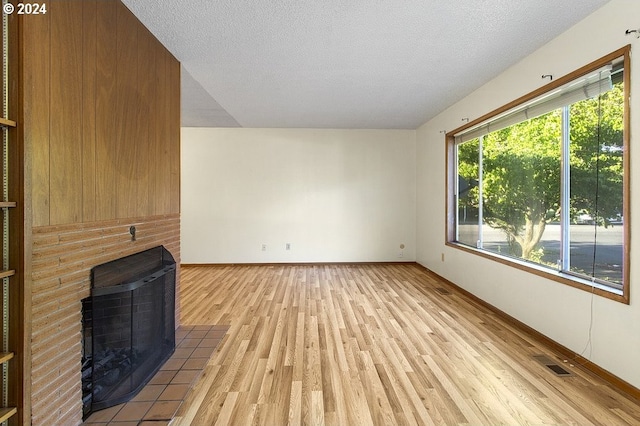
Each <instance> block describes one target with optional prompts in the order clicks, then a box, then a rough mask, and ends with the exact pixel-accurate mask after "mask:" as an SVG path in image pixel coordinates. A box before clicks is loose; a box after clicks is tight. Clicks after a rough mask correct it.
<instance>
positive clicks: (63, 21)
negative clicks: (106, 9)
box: [48, 1, 82, 225]
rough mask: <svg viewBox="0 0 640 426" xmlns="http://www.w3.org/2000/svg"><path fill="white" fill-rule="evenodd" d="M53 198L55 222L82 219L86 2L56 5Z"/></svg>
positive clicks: (53, 19)
mask: <svg viewBox="0 0 640 426" xmlns="http://www.w3.org/2000/svg"><path fill="white" fill-rule="evenodd" d="M52 8H54V9H52V10H51V13H50V14H48V15H50V16H51V99H50V102H51V109H50V110H51V112H53V114H52V117H51V121H50V123H49V127H50V141H51V143H50V147H49V150H50V151H49V152H50V163H49V164H50V167H51V172H50V173H49V179H50V197H51V211H50V213H49V216H50V223H51V224H52V225H55V224H59V223H70V222H78V221H81V220H82V168H81V167H80V165H81V164H82V125H81V123H82V25H76V24H77V23H79V22H82V3H80V2H74V1H63V2H57V3H53V4H52Z"/></svg>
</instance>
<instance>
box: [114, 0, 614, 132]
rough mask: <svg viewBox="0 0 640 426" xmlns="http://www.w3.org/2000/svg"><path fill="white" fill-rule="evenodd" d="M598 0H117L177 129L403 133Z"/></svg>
mask: <svg viewBox="0 0 640 426" xmlns="http://www.w3.org/2000/svg"><path fill="white" fill-rule="evenodd" d="M607 1H608V0H562V1H558V0H366V1H365V0H323V1H318V0H211V1H207V0H179V1H175V0H123V2H124V3H125V4H126V5H127V7H129V9H131V11H132V12H133V13H134V14H135V15H136V16H137V17H138V18H139V19H140V20H141V21H142V22H143V23H144V24H145V25H146V26H147V27H148V28H149V29H150V30H151V32H152V33H153V34H155V36H156V37H157V38H158V39H159V40H160V41H161V42H162V43H163V44H164V45H165V46H166V47H167V48H168V49H169V50H170V51H171V52H172V53H173V54H174V56H176V58H178V60H179V61H180V62H181V63H182V65H183V88H182V90H183V96H182V102H183V104H182V117H183V118H182V120H183V125H185V126H212V127H217V126H221V127H228V126H238V125H239V126H242V127H309V128H378V129H380V128H387V129H391V128H404V129H415V128H417V127H418V126H420V125H421V124H422V123H424V122H425V121H427V120H428V119H430V118H432V117H434V116H435V115H437V114H438V113H439V112H441V111H442V110H444V109H445V108H447V107H448V106H450V105H452V104H453V103H455V102H456V101H458V100H460V99H461V98H463V97H464V96H466V95H467V94H469V93H471V92H472V91H473V90H475V89H477V88H478V87H480V86H481V85H482V84H484V83H486V82H487V81H489V80H490V79H491V78H492V77H493V76H494V75H496V74H498V73H500V72H502V71H503V70H504V69H505V68H507V67H509V66H510V65H512V64H514V63H516V62H517V61H519V60H520V59H522V58H523V57H525V56H527V55H528V54H530V53H531V52H533V51H534V50H536V49H537V48H539V47H540V46H542V45H544V44H545V43H546V42H548V41H549V40H551V39H552V38H554V37H555V36H557V35H558V34H560V33H562V32H563V31H565V30H566V29H568V28H569V27H570V26H572V25H573V24H575V23H577V22H578V21H580V20H581V19H582V18H584V17H585V16H587V15H588V14H590V13H591V12H593V11H594V10H595V9H597V8H598V7H600V6H602V5H603V4H605V3H606V2H607Z"/></svg>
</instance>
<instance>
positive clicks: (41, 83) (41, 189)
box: [22, 13, 51, 226]
mask: <svg viewBox="0 0 640 426" xmlns="http://www.w3.org/2000/svg"><path fill="white" fill-rule="evenodd" d="M50 18H51V14H50V13H47V14H46V15H40V16H39V17H38V19H35V18H34V17H30V19H25V26H26V27H27V29H28V31H23V41H24V43H23V44H24V51H23V55H22V56H23V59H22V60H23V62H24V75H23V87H24V123H22V124H23V129H24V143H25V146H26V150H27V152H26V155H27V157H28V158H29V159H30V160H31V164H27V170H25V172H26V173H30V174H31V194H30V196H31V205H32V211H31V214H32V221H33V224H34V225H36V226H41V225H48V224H49V194H50V191H49V105H50V103H49V99H50V88H51V79H50V65H51V64H50V61H49V58H50V44H51V39H50ZM29 166H30V169H29ZM27 196H29V195H27Z"/></svg>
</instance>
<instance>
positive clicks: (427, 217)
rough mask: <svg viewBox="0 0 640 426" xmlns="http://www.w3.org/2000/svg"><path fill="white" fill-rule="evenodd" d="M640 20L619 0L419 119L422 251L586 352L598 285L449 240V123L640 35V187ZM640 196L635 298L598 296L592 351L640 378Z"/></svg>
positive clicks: (636, 166)
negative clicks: (518, 265) (583, 285)
mask: <svg viewBox="0 0 640 426" xmlns="http://www.w3.org/2000/svg"><path fill="white" fill-rule="evenodd" d="M639 27H640V1H638V0H612V1H611V2H610V3H608V4H607V5H605V6H604V7H603V8H602V9H600V10H598V11H596V12H595V13H594V14H592V15H591V16H589V17H588V18H586V19H585V20H583V21H582V22H580V23H579V24H577V25H576V26H575V27H573V28H571V29H570V30H568V31H567V32H566V33H564V34H562V35H561V36H560V37H558V38H557V39H555V40H553V41H551V42H550V43H548V44H547V45H546V46H544V47H543V48H542V49H540V50H539V51H537V52H535V53H534V54H532V55H530V56H529V57H527V58H525V59H524V60H523V61H521V62H520V63H518V64H517V65H515V66H514V67H512V68H510V69H508V70H506V71H505V72H504V73H502V74H501V75H499V76H497V77H496V78H495V79H494V80H493V81H491V82H490V83H488V84H486V85H485V86H483V87H482V88H480V89H479V90H477V91H476V92H474V93H472V94H471V95H469V96H468V97H466V98H465V99H463V100H462V101H460V102H458V103H456V104H455V105H453V106H452V107H450V108H449V109H447V110H446V111H444V112H443V113H441V114H440V115H438V116H437V117H436V118H434V119H433V120H430V121H429V122H427V123H426V124H424V125H423V126H422V127H420V128H419V129H418V135H417V158H418V160H417V194H418V196H417V208H418V211H417V232H418V234H417V245H418V249H417V261H418V262H419V263H421V264H422V265H424V266H426V267H427V268H429V269H431V270H433V271H435V272H436V273H438V274H440V275H441V276H443V277H445V278H447V279H449V280H451V281H452V282H454V283H456V284H457V285H459V286H461V287H463V288H464V289H466V290H468V291H470V292H471V293H473V294H475V295H477V296H478V297H480V298H482V299H484V300H485V301H487V302H488V303H490V304H492V305H494V306H496V307H497V308H499V309H501V310H503V311H505V312H507V313H508V314H510V315H512V316H513V317H515V318H517V319H518V320H520V321H522V322H524V323H526V324H528V325H529V326H531V327H533V328H535V329H536V330H539V331H540V332H542V333H543V334H545V335H547V336H549V337H550V338H551V339H553V340H555V341H557V342H559V343H561V344H563V345H564V346H566V347H568V348H570V349H571V350H573V351H576V352H578V353H580V352H582V351H583V349H584V348H585V346H586V345H587V342H588V337H589V322H590V317H591V315H590V313H591V302H592V296H591V294H590V293H588V292H585V291H581V290H578V289H574V288H571V287H569V286H566V285H563V284H559V283H556V282H553V281H549V280H546V279H543V278H540V277H537V276H534V275H532V274H529V273H526V272H523V271H519V270H517V269H514V268H511V267H508V266H504V265H501V264H499V263H497V262H493V261H490V260H487V259H483V258H480V257H479V256H474V255H472V254H468V253H464V252H462V251H460V250H456V249H455V248H449V247H446V246H445V229H444V224H445V220H444V217H445V210H444V206H445V194H444V190H443V188H444V186H445V163H444V157H445V141H444V137H443V135H442V134H441V133H440V131H441V130H448V131H450V130H453V129H454V128H457V127H459V126H460V125H461V124H463V123H462V121H461V119H462V118H464V117H468V118H470V119H471V120H474V119H475V118H477V117H480V116H482V115H484V114H485V113H488V112H490V111H492V110H494V109H496V108H498V107H500V106H501V105H503V104H506V103H508V102H510V101H512V100H514V99H516V98H518V97H520V96H522V95H524V94H526V93H528V92H530V91H532V90H534V89H536V88H538V87H540V86H542V85H543V84H544V83H546V81H544V80H542V79H541V78H540V77H541V76H542V75H543V74H553V75H554V76H556V77H560V76H563V75H566V74H568V73H569V72H571V71H573V70H575V69H577V68H579V67H581V66H583V65H586V64H588V63H590V62H592V61H594V60H596V59H599V58H600V57H602V56H604V55H606V54H608V53H610V52H612V51H614V50H617V49H618V48H621V47H623V46H625V45H627V44H632V58H631V71H632V75H631V79H632V87H631V93H632V96H631V112H632V114H633V115H632V119H631V121H632V124H631V138H632V140H631V150H630V155H631V163H632V164H631V166H632V167H633V170H632V171H631V188H636V189H637V188H640V172H638V171H639V170H640V149H636V148H637V144H636V143H634V141H635V142H638V141H640V40H639V39H637V38H635V36H625V34H624V32H625V30H626V29H637V28H639ZM522 37H526V34H522ZM636 50H638V52H636ZM505 54H508V52H505ZM634 147H635V148H634ZM632 197H633V198H632V199H631V204H632V205H631V211H632V215H631V218H630V223H632V224H634V225H635V224H638V226H635V227H633V228H631V229H632V234H631V247H630V249H631V273H630V277H631V295H630V297H631V304H630V305H625V304H622V303H617V302H613V301H611V300H608V299H605V298H602V297H598V296H594V297H593V331H592V340H591V350H589V349H587V350H586V351H585V353H584V356H585V357H587V358H589V359H591V360H592V361H593V362H595V363H596V364H598V365H599V366H601V367H602V368H604V369H606V370H608V371H610V372H611V373H613V374H615V375H616V376H618V377H620V378H622V379H623V380H625V381H627V382H629V383H630V384H632V385H634V386H635V387H638V388H640V364H639V361H638V360H639V359H640V358H639V356H640V262H638V260H640V259H638V256H637V253H638V251H639V250H640V246H639V244H640V194H639V193H638V192H637V191H636V192H632ZM626 220H627V217H625V221H626ZM441 253H444V254H445V261H444V262H442V261H441V257H440V256H441Z"/></svg>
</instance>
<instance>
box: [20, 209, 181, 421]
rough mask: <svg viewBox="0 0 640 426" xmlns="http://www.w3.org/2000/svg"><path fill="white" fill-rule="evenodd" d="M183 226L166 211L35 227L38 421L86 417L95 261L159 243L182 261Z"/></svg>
mask: <svg viewBox="0 0 640 426" xmlns="http://www.w3.org/2000/svg"><path fill="white" fill-rule="evenodd" d="M130 225H135V226H136V228H137V239H136V241H131V236H130V235H129V232H128V229H129V226H130ZM179 226H180V221H179V217H178V216H164V217H156V218H150V219H146V220H140V221H126V222H124V221H120V220H114V221H108V222H96V223H88V224H82V225H68V226H49V227H42V228H35V229H34V238H33V259H34V261H33V271H32V276H33V283H32V330H33V331H32V334H31V349H32V371H31V377H32V382H31V386H32V393H31V394H32V398H31V404H32V407H31V408H32V423H33V424H34V425H53V424H57V425H77V424H80V423H81V422H82V389H81V376H80V362H81V357H82V353H81V318H82V312H81V308H82V306H81V300H82V299H83V298H85V297H87V296H89V292H90V285H91V284H90V270H91V267H92V266H93V265H94V264H100V263H104V262H107V261H110V260H114V259H117V258H120V257H123V256H126V255H129V254H133V253H136V252H139V251H142V250H146V249H148V248H151V247H155V246H157V245H158V244H164V245H165V247H166V248H167V249H168V250H169V251H170V252H171V254H172V255H173V257H174V258H175V260H176V263H177V264H178V265H179V260H180V241H179V235H180V234H179ZM176 282H177V283H179V269H178V270H177V274H176ZM177 283H176V294H179V285H178V284H177ZM178 316H179V308H178V304H176V317H177V318H178ZM178 323H179V322H178V321H177V320H176V324H178Z"/></svg>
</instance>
